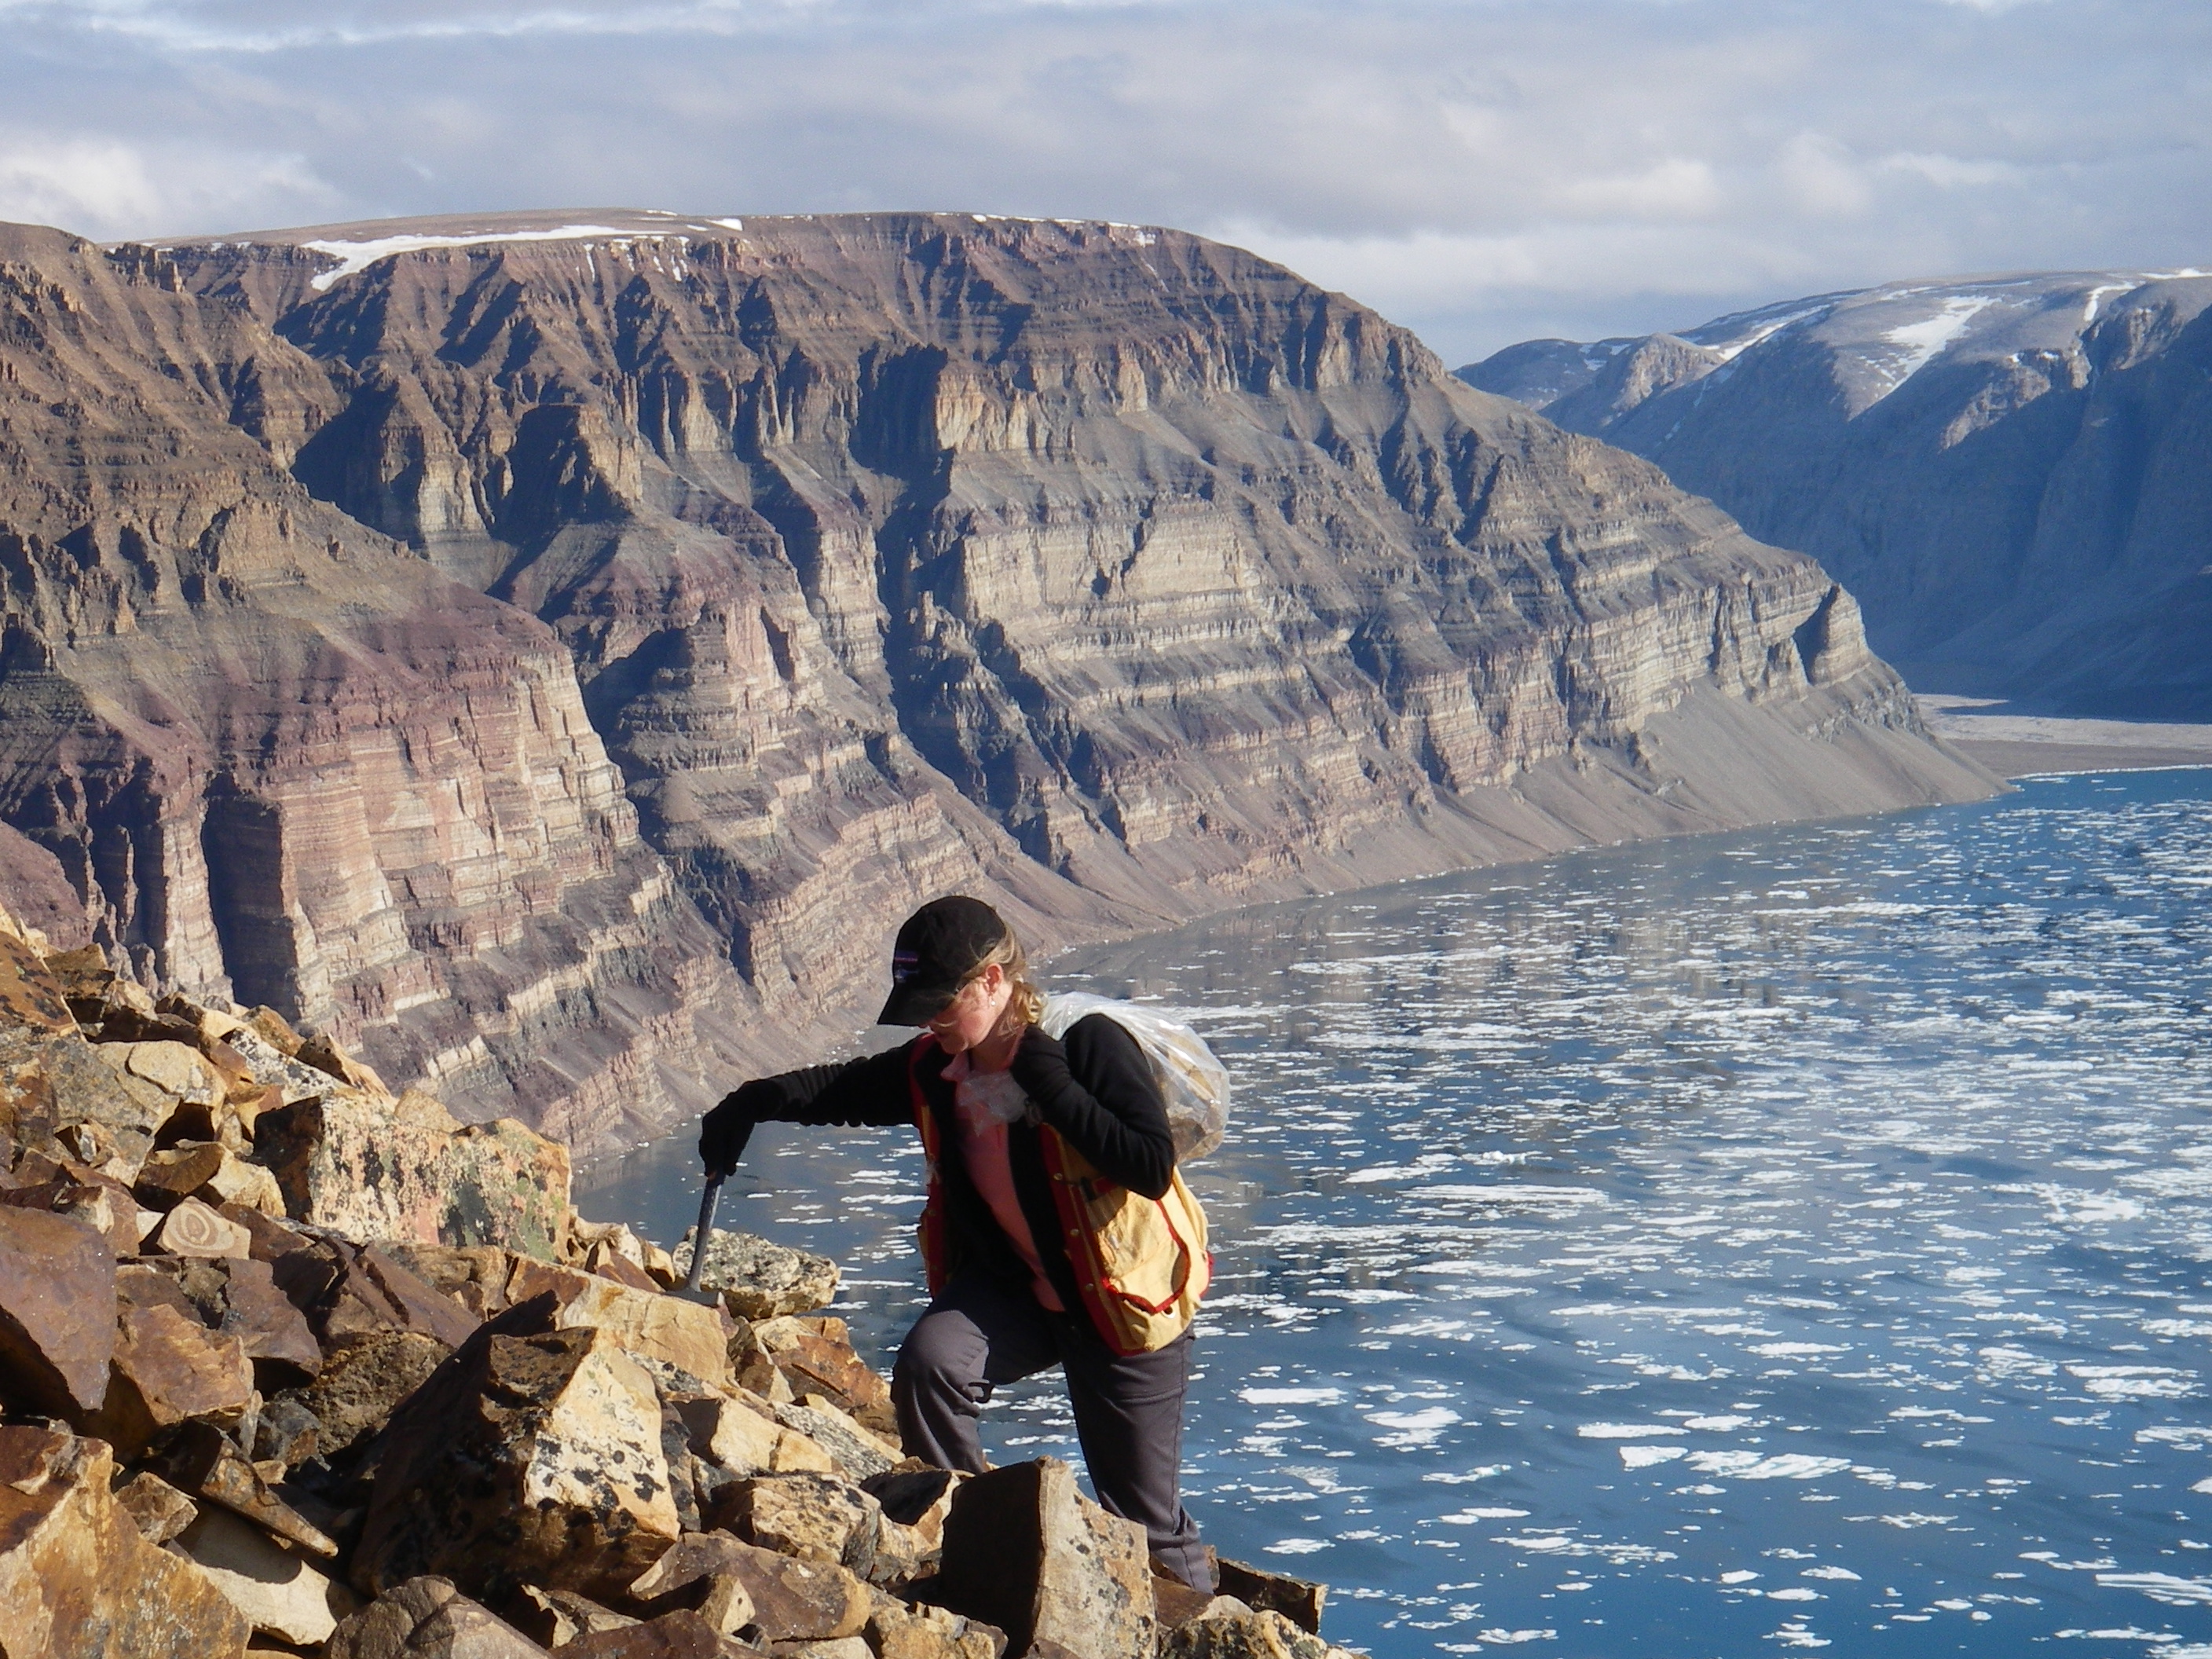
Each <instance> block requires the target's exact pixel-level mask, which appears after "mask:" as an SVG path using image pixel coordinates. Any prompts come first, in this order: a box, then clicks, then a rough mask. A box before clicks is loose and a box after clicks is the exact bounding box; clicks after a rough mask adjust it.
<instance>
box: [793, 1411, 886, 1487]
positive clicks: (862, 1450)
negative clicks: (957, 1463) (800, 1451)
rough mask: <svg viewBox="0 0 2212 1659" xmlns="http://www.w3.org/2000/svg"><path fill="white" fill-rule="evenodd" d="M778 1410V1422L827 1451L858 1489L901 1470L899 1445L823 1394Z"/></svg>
mask: <svg viewBox="0 0 2212 1659" xmlns="http://www.w3.org/2000/svg"><path fill="white" fill-rule="evenodd" d="M775 1420H776V1421H777V1422H778V1423H781V1425H783V1426H784V1427H785V1428H787V1429H789V1430H790V1431H792V1432H793V1433H794V1434H803V1435H805V1437H807V1438H808V1439H809V1440H811V1441H812V1442H813V1443H815V1444H816V1445H817V1446H819V1447H821V1448H822V1449H823V1450H824V1451H826V1452H828V1453H829V1456H830V1458H831V1460H832V1461H833V1462H836V1466H837V1473H838V1474H842V1475H843V1476H844V1477H845V1478H846V1479H847V1480H850V1481H852V1482H853V1483H854V1485H855V1486H858V1485H860V1483H861V1482H863V1481H866V1480H872V1479H873V1478H874V1477H875V1476H877V1475H879V1474H889V1473H890V1471H891V1470H892V1469H894V1468H897V1467H898V1464H899V1462H900V1459H901V1457H902V1453H901V1452H900V1450H899V1449H898V1448H897V1447H896V1446H895V1445H893V1444H891V1443H890V1442H888V1441H885V1440H882V1439H878V1437H876V1436H875V1435H873V1434H871V1433H870V1432H869V1431H867V1430H866V1429H864V1428H862V1427H861V1426H860V1425H859V1424H858V1423H855V1422H854V1420H853V1419H851V1418H849V1417H848V1416H846V1415H845V1413H843V1412H842V1411H839V1410H838V1409H837V1407H836V1406H835V1405H833V1404H831V1403H830V1401H829V1400H828V1399H827V1398H826V1397H824V1396H823V1395H818V1394H817V1395H807V1396H806V1398H805V1401H804V1402H802V1403H799V1404H796V1405H790V1406H778V1407H775Z"/></svg>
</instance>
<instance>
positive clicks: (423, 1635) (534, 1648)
mask: <svg viewBox="0 0 2212 1659" xmlns="http://www.w3.org/2000/svg"><path fill="white" fill-rule="evenodd" d="M324 1651H325V1654H326V1655H327V1656H328V1659H544V1654H545V1650H544V1648H542V1647H540V1646H538V1644H537V1643H535V1642H533V1641H532V1640H531V1639H530V1638H528V1637H526V1636H525V1635H523V1634H522V1632H520V1631H518V1630H516V1629H515V1628H514V1626H512V1625H509V1624H507V1622H506V1621H505V1620H501V1619H499V1618H497V1617H495V1615H494V1614H493V1613H491V1612H490V1611H489V1609H488V1608H486V1607H483V1606H481V1605H479V1604H478V1603H477V1602H475V1601H471V1600H470V1599H469V1598H468V1597H467V1596H465V1595H462V1594H461V1593H460V1591H459V1590H458V1589H455V1588H454V1587H453V1583H451V1582H450V1581H448V1580H447V1579H443V1578H435V1577H422V1578H410V1579H409V1580H408V1581H407V1582H406V1583H404V1584H396V1585H394V1586H393V1587H392V1589H389V1590H387V1591H386V1592H385V1593H384V1595H381V1596H380V1597H378V1598H377V1599H376V1600H375V1601H372V1602H371V1603H370V1604H369V1605H368V1606H367V1607H363V1608H362V1610H361V1611H360V1612H358V1613H355V1614H353V1615H352V1616H351V1617H350V1618H348V1619H346V1620H344V1621H343V1622H342V1623H341V1624H340V1625H339V1626H338V1627H337V1630H336V1631H334V1632H331V1639H330V1644H329V1646H328V1647H327V1648H326V1649H325V1650H324Z"/></svg>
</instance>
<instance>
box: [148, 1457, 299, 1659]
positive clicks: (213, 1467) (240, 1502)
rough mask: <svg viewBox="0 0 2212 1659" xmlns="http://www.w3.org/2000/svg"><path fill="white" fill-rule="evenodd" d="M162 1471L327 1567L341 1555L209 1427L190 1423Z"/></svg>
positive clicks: (184, 1489)
mask: <svg viewBox="0 0 2212 1659" xmlns="http://www.w3.org/2000/svg"><path fill="white" fill-rule="evenodd" d="M161 1473H162V1474H163V1475H164V1476H166V1477H167V1479H168V1480H169V1481H170V1483H171V1484H172V1485H173V1486H175V1487H176V1488H177V1489H178V1490H179V1492H190V1493H191V1494H192V1495H193V1496H194V1497H196V1498H206V1499H208V1500H209V1501H210V1502H211V1503H216V1504H221V1505H222V1507H223V1508H225V1509H227V1510H230V1511H231V1512H232V1513H233V1514H234V1515H238V1516H243V1517H244V1518H245V1519H246V1520H248V1521H251V1522H253V1523H254V1524H255V1525H256V1526H258V1528H261V1529H262V1530H263V1531H264V1532H268V1533H273V1534H276V1536H277V1537H278V1538H281V1539H283V1541H285V1542H286V1543H287V1544H289V1545H290V1546H291V1547H293V1548H295V1549H296V1550H300V1551H302V1552H304V1553H307V1554H309V1555H313V1556H318V1557H320V1558H321V1559H324V1560H325V1561H327V1560H331V1559H334V1558H335V1557H336V1556H337V1553H338V1547H337V1544H336V1543H334V1542H333V1541H331V1538H330V1537H329V1536H328V1535H327V1534H325V1533H324V1531H323V1530H322V1529H321V1528H319V1527H318V1526H316V1525H315V1524H314V1522H312V1521H310V1520H308V1519H307V1516H303V1515H301V1513H300V1512H299V1511H298V1510H295V1509H294V1508H293V1507H292V1506H291V1505H290V1504H288V1503H286V1502H285V1501H284V1500H283V1498H279V1497H278V1496H277V1495H276V1493H275V1492H272V1491H270V1487H269V1483H268V1481H267V1480H264V1478H263V1476H262V1474H261V1471H260V1470H258V1469H257V1468H254V1466H253V1465H252V1464H251V1463H249V1462H246V1458H245V1457H244V1455H241V1454H240V1451H239V1449H238V1448H237V1447H235V1446H234V1445H233V1444H232V1443H230V1440H229V1438H228V1437H227V1436H226V1435H224V1434H222V1432H220V1431H217V1430H216V1429H215V1428H214V1427H213V1426H212V1425H209V1424H206V1423H188V1424H186V1425H185V1426H184V1428H183V1429H181V1430H180V1431H179V1432H178V1435H177V1437H176V1439H175V1441H174V1442H173V1443H172V1444H171V1445H170V1447H169V1449H167V1452H165V1453H164V1454H163V1455H162V1458H161ZM295 1639H296V1638H295ZM315 1639H316V1640H318V1641H319V1640H321V1639H322V1638H320V1637H318V1638H315Z"/></svg>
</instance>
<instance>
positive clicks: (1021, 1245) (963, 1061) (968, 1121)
mask: <svg viewBox="0 0 2212 1659" xmlns="http://www.w3.org/2000/svg"><path fill="white" fill-rule="evenodd" d="M945 1081H946V1082H948V1083H950V1084H951V1085H952V1102H953V1117H954V1119H955V1121H957V1123H958V1125H959V1130H960V1156H961V1158H962V1160H963V1162H964V1163H965V1164H967V1166H968V1178H969V1180H970V1181H972V1182H975V1190H976V1191H977V1192H978V1193H980V1194H982V1197H983V1201H984V1202H985V1203H986V1204H987V1205H989V1206H991V1213H992V1215H993V1216H994V1217H995V1218H997V1220H998V1223H999V1230H1000V1231H1001V1232H1003V1233H1005V1234H1006V1242H1007V1243H1010V1244H1012V1246H1013V1247H1014V1254H1015V1255H1018V1256H1020V1257H1021V1259H1022V1261H1023V1262H1024V1264H1025V1265H1026V1266H1027V1267H1028V1268H1029V1270H1030V1290H1031V1291H1032V1292H1033V1293H1034V1294H1035V1295H1036V1299H1037V1300H1038V1302H1040V1303H1041V1304H1043V1305H1044V1306H1045V1307H1048V1308H1049V1309H1051V1310H1053V1312H1054V1313H1064V1312H1066V1308H1065V1307H1064V1306H1063V1305H1062V1304H1061V1302H1060V1295H1059V1293H1058V1292H1057V1291H1054V1289H1053V1288H1052V1281H1051V1280H1050V1279H1047V1278H1046V1277H1045V1274H1044V1262H1043V1261H1042V1260H1041V1259H1040V1258H1039V1257H1038V1255H1037V1247H1036V1238H1035V1237H1033V1236H1032V1235H1031V1234H1030V1223H1029V1218H1028V1217H1027V1216H1025V1215H1024V1214H1023V1213H1022V1204H1021V1200H1020V1199H1019V1198H1018V1197H1017V1196H1016V1194H1015V1193H1014V1166H1013V1162H1012V1159H1011V1158H1008V1157H1007V1156H1006V1121H1005V1120H1004V1119H1003V1118H1001V1117H1000V1115H999V1113H998V1112H997V1111H995V1110H994V1109H993V1107H994V1102H995V1103H1006V1102H1009V1101H1010V1100H1011V1099H1012V1097H1018V1095H1019V1093H1020V1091H1019V1090H1018V1089H1017V1088H1015V1085H1014V1080H1013V1079H1012V1078H1011V1077H1009V1076H1007V1075H1006V1073H1004V1072H987V1073H981V1075H975V1074H973V1073H971V1071H970V1068H969V1064H968V1056H967V1055H966V1054H955V1055H954V1056H953V1057H952V1063H951V1065H950V1066H946V1067H945Z"/></svg>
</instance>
